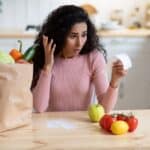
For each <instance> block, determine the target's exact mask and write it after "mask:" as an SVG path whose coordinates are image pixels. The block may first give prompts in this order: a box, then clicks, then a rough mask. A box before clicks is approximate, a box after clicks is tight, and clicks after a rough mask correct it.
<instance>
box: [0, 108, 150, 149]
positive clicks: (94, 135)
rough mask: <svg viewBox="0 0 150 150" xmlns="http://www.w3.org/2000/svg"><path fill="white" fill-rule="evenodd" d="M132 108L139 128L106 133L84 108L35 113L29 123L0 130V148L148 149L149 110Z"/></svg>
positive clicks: (149, 138) (149, 141) (149, 145)
mask: <svg viewBox="0 0 150 150" xmlns="http://www.w3.org/2000/svg"><path fill="white" fill-rule="evenodd" d="M121 112H124V113H127V112H130V111H129V110H124V111H123V110H122V111H121ZM132 112H133V113H134V114H135V115H136V117H137V118H138V120H139V125H138V128H137V129H136V131H135V132H133V133H126V134H124V135H112V134H109V133H106V132H105V131H103V130H102V129H101V128H100V127H99V125H98V123H92V122H90V121H89V118H88V115H87V112H85V111H83V112H76V111H74V112H48V113H42V114H35V113H34V114H33V121H32V124H31V125H29V126H26V127H22V128H18V129H14V130H11V131H7V132H3V133H0V149H2V150H10V149H11V150H12V149H13V150H17V149H19V150H38V149H40V150H60V149H61V150H86V149H87V150H100V149H101V150H149V149H150V130H149V127H150V119H149V116H150V110H132Z"/></svg>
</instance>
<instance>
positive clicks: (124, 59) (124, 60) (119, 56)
mask: <svg viewBox="0 0 150 150" xmlns="http://www.w3.org/2000/svg"><path fill="white" fill-rule="evenodd" d="M114 58H115V60H116V59H117V60H118V59H119V60H120V61H121V62H122V63H123V66H124V69H125V70H127V69H129V68H131V67H132V62H131V59H130V57H129V56H128V55H127V54H125V53H122V54H117V55H115V56H114Z"/></svg>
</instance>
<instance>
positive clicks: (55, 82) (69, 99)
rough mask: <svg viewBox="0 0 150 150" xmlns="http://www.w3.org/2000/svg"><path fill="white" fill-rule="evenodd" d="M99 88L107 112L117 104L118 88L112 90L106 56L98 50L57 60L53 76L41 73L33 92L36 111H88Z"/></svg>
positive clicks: (57, 58)
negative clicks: (94, 92) (93, 94)
mask: <svg viewBox="0 0 150 150" xmlns="http://www.w3.org/2000/svg"><path fill="white" fill-rule="evenodd" d="M94 87H95V91H96V95H97V99H98V101H99V103H101V104H102V105H103V106H104V108H105V110H106V112H108V111H110V110H111V109H112V108H113V107H114V105H115V103H116V100H117V95H118V88H112V87H110V86H109V82H108V78H107V74H106V63H105V60H104V57H103V55H102V54H101V53H100V52H99V51H97V50H94V51H93V52H91V53H90V54H87V55H79V56H76V57H73V58H67V59H65V58H61V57H56V58H55V62H54V66H53V70H52V72H49V73H46V72H44V71H43V70H42V71H41V74H40V77H39V80H38V82H37V85H36V87H35V88H34V89H33V99H34V107H35V109H36V111H38V112H43V111H73V110H86V109H87V108H88V105H89V104H90V102H91V99H92V93H93V90H94Z"/></svg>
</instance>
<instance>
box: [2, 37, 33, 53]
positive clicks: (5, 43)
mask: <svg viewBox="0 0 150 150" xmlns="http://www.w3.org/2000/svg"><path fill="white" fill-rule="evenodd" d="M18 39H19V40H21V41H22V43H23V45H22V50H23V52H24V51H26V49H27V48H28V47H29V46H31V45H32V44H33V42H34V38H18ZM18 39H17V38H1V39H0V50H2V51H6V52H9V51H10V50H11V49H13V48H19V44H18V42H17V41H18Z"/></svg>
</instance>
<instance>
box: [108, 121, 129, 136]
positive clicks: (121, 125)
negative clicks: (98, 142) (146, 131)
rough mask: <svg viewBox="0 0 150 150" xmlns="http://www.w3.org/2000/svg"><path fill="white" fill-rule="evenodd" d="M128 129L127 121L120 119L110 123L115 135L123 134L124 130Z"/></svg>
mask: <svg viewBox="0 0 150 150" xmlns="http://www.w3.org/2000/svg"><path fill="white" fill-rule="evenodd" d="M128 129H129V126H128V124H127V122H125V121H122V120H119V121H115V122H113V123H112V125H111V131H112V133H113V134H116V135H121V134H125V133H126V132H128Z"/></svg>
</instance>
